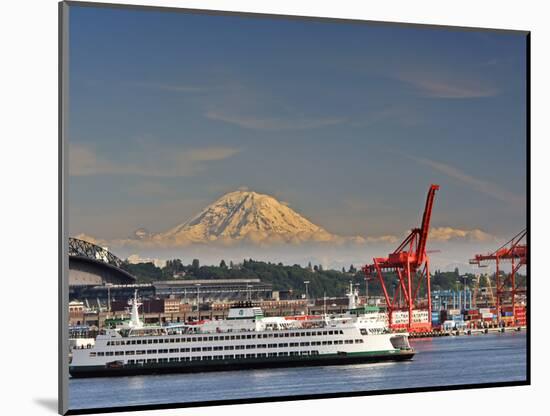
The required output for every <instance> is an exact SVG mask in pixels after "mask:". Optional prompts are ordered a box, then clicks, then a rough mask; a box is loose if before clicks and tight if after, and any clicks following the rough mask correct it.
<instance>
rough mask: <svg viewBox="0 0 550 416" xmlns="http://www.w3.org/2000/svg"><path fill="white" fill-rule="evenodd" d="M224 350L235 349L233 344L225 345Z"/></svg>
mask: <svg viewBox="0 0 550 416" xmlns="http://www.w3.org/2000/svg"><path fill="white" fill-rule="evenodd" d="M223 349H224V350H232V349H233V345H226V346H225V347H223Z"/></svg>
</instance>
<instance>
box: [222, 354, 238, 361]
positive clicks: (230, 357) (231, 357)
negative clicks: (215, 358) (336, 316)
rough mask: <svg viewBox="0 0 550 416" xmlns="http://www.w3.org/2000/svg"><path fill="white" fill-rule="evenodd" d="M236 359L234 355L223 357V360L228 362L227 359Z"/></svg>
mask: <svg viewBox="0 0 550 416" xmlns="http://www.w3.org/2000/svg"><path fill="white" fill-rule="evenodd" d="M234 357H235V356H234V355H224V356H223V358H224V359H226V360H227V359H230V360H231V359H233V358H234Z"/></svg>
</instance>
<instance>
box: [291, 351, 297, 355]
mask: <svg viewBox="0 0 550 416" xmlns="http://www.w3.org/2000/svg"><path fill="white" fill-rule="evenodd" d="M298 354H299V353H298V351H290V355H298Z"/></svg>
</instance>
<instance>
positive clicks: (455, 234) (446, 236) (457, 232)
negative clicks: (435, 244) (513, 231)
mask: <svg viewBox="0 0 550 416" xmlns="http://www.w3.org/2000/svg"><path fill="white" fill-rule="evenodd" d="M429 238H430V239H431V240H434V241H460V240H466V241H479V242H489V241H497V238H496V237H495V236H494V235H491V234H488V233H486V232H484V231H482V230H480V229H477V228H476V229H473V230H461V229H459V228H453V227H435V228H432V229H431V230H430V237H429Z"/></svg>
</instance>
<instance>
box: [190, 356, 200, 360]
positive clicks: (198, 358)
mask: <svg viewBox="0 0 550 416" xmlns="http://www.w3.org/2000/svg"><path fill="white" fill-rule="evenodd" d="M191 359H192V360H193V361H200V360H201V357H191Z"/></svg>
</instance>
